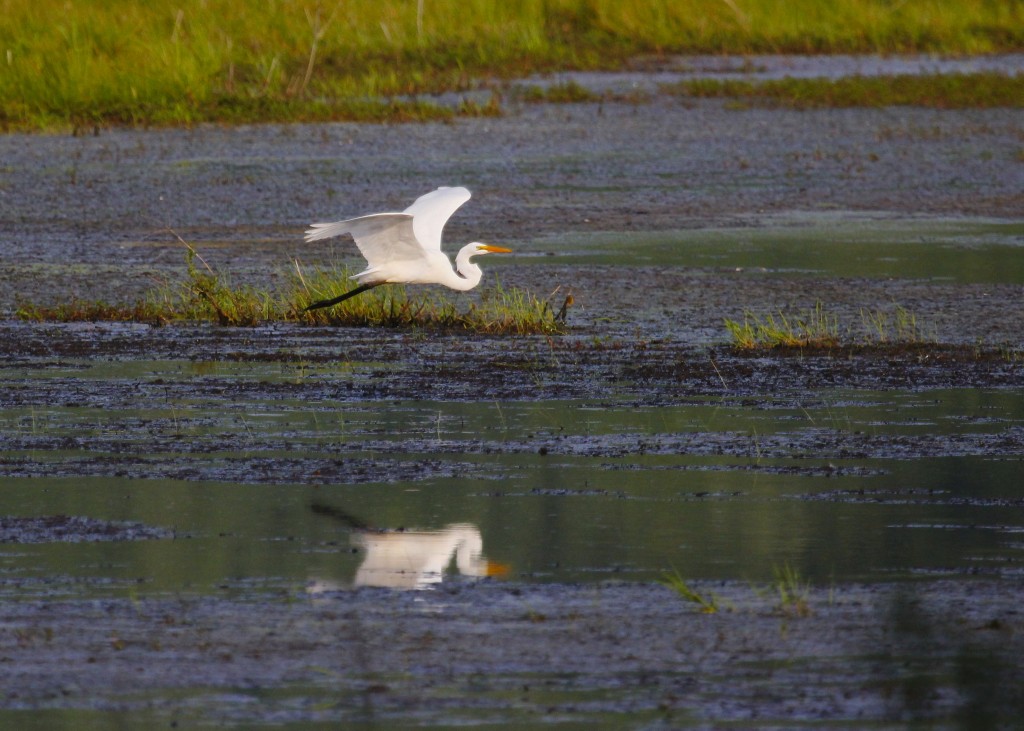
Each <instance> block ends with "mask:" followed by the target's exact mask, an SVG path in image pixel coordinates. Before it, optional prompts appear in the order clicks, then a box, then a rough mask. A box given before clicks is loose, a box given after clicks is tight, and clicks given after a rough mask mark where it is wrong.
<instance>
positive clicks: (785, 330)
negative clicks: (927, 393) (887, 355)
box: [725, 302, 935, 350]
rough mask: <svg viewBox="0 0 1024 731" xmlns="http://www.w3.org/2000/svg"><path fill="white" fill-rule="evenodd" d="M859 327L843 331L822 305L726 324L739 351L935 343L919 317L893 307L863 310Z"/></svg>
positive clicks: (746, 314) (746, 316)
mask: <svg viewBox="0 0 1024 731" xmlns="http://www.w3.org/2000/svg"><path fill="white" fill-rule="evenodd" d="M859 325H860V327H859V328H858V327H856V326H855V325H854V324H853V323H849V324H847V326H846V327H845V328H842V329H841V328H840V325H839V317H838V315H836V314H834V313H830V312H828V311H827V310H826V309H825V307H824V305H822V303H821V302H818V303H816V304H815V305H814V307H813V308H812V309H810V310H807V311H806V312H803V313H797V314H786V313H785V312H783V311H781V310H780V311H779V312H778V313H772V312H769V313H767V314H764V315H759V314H757V313H754V312H750V311H746V312H744V313H743V321H742V322H740V321H738V320H730V319H726V320H725V329H726V330H727V331H728V332H729V335H730V336H732V344H733V347H735V348H737V349H739V350H757V349H772V348H799V349H811V350H829V349H832V348H837V347H840V346H844V345H880V344H897V345H920V344H924V343H928V342H931V343H934V342H935V339H934V338H929V337H927V336H926V335H925V332H924V329H923V327H922V326H921V325H919V323H918V320H917V316H916V315H915V314H914V313H912V312H910V311H909V310H907V309H906V308H905V307H903V306H901V305H899V304H894V305H893V306H892V308H891V309H870V310H867V309H861V311H860V322H859Z"/></svg>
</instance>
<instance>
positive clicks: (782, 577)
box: [773, 563, 811, 617]
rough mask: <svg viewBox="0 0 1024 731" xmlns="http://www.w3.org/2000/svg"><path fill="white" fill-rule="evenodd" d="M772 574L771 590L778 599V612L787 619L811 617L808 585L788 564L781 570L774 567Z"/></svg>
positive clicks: (809, 586)
mask: <svg viewBox="0 0 1024 731" xmlns="http://www.w3.org/2000/svg"><path fill="white" fill-rule="evenodd" d="M774 573H775V583H774V584H773V589H774V592H775V594H776V596H777V597H778V599H779V611H780V612H781V613H782V614H784V615H786V616H788V617H809V616H811V605H810V596H811V585H810V583H808V582H807V581H805V580H804V579H803V578H802V577H801V576H800V572H799V571H798V570H796V569H794V568H793V567H792V566H790V565H789V564H788V563H786V564H784V565H783V566H782V568H778V567H775V569H774Z"/></svg>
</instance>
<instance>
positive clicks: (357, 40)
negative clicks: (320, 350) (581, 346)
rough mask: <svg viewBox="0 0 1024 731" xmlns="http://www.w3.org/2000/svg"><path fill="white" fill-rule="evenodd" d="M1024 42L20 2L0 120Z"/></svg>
mask: <svg viewBox="0 0 1024 731" xmlns="http://www.w3.org/2000/svg"><path fill="white" fill-rule="evenodd" d="M453 18H458V22H452V19H453ZM1022 45H1024V8H1022V6H1021V5H1020V4H1019V3H975V2H968V0H928V1H927V2H916V3H897V4H895V5H893V4H891V3H888V2H882V1H881V0H837V1H836V2H832V3H828V4H827V5H822V4H821V3H818V2H814V0H797V1H796V2H780V1H779V0H743V2H724V3H704V2H699V0H686V1H685V2H670V0H644V1H643V2H635V3H621V2H614V1H613V0H545V1H544V2H539V1H535V2H524V3H494V2H480V1H474V2H456V1H455V0H430V1H429V2H425V1H422V0H421V1H420V2H401V3H399V2H373V1H372V0H358V1H354V2H347V3H344V4H342V3H334V4H332V3H329V2H327V3H325V2H311V1H302V2H279V3H257V4H252V3H247V2H243V1H242V0H226V1H225V2H218V3H216V4H208V3H205V2H199V1H198V0H188V1H186V2H178V3H170V2H166V0H160V1H159V2H152V3H95V2H77V3H65V2H63V1H62V0H35V1H34V2H29V1H28V0H11V1H10V2H7V3H5V5H4V12H3V14H2V15H0V53H2V54H3V55H2V56H0V65H2V66H3V67H4V73H3V74H0V127H2V128H4V129H8V130H12V129H36V130H38V129H44V130H47V129H49V130H52V129H67V128H88V127H90V126H100V125H110V124H117V125H138V126H148V125H188V124H194V123H198V122H204V121H224V122H229V123H230V122H258V121H325V120H342V119H343V120H363V121H383V120H395V121H408V120H427V119H450V118H451V117H452V116H454V115H456V114H461V115H470V116H479V115H481V114H496V113H499V112H500V102H499V100H498V98H497V97H496V96H494V97H492V98H491V100H490V101H489V102H480V101H476V100H473V99H465V100H464V101H463V102H462V103H460V104H457V105H456V106H454V107H452V106H445V105H442V104H439V103H437V102H436V100H434V99H432V98H431V96H432V95H436V94H439V93H442V92H455V93H456V94H462V93H465V92H469V91H474V90H479V89H486V88H494V87H495V85H496V84H498V85H500V83H501V82H502V81H503V80H507V79H512V78H522V77H524V76H527V75H530V74H534V73H541V72H548V71H554V70H569V69H612V68H619V67H621V66H622V65H623V64H625V63H626V62H627V61H628V60H629V59H632V58H635V57H637V56H638V55H643V54H655V55H662V54H681V53H715V54H721V53H733V54H750V53H816V54H818V53H907V52H941V53H991V52H998V51H1009V50H1016V49H1019V48H1020V47H1021V46H1022ZM714 91H715V93H721V91H723V90H722V89H716V90H714ZM726 91H736V90H730V89H726ZM705 92H706V93H709V92H710V90H707V89H705ZM745 93H746V92H745Z"/></svg>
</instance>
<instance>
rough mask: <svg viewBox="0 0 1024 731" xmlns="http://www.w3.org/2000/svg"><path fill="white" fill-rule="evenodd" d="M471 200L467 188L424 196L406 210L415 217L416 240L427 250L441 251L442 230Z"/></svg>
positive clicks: (440, 191)
mask: <svg viewBox="0 0 1024 731" xmlns="http://www.w3.org/2000/svg"><path fill="white" fill-rule="evenodd" d="M469 198H470V192H469V191H468V190H466V189H465V188H438V189H437V190H435V191H433V192H430V193H427V194H426V195H422V196H420V197H419V198H417V199H416V202H415V203H413V204H412V205H411V206H409V207H408V208H406V209H405V211H404V213H407V214H409V215H410V216H412V217H413V224H412V225H413V230H414V232H415V233H416V238H417V239H419V240H420V243H421V244H423V246H424V247H425V248H427V249H433V250H435V251H440V250H441V230H442V229H443V228H444V225H445V224H446V223H447V222H448V219H449V218H451V217H452V214H453V213H455V211H456V210H457V209H458V207H459V206H461V205H462V204H463V203H465V202H466V201H468V200H469Z"/></svg>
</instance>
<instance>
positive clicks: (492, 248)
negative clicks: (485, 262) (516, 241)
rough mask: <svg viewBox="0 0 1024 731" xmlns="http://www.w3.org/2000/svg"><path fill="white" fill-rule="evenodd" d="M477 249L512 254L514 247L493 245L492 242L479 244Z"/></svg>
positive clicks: (492, 252)
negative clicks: (507, 247)
mask: <svg viewBox="0 0 1024 731" xmlns="http://www.w3.org/2000/svg"><path fill="white" fill-rule="evenodd" d="M476 248H477V251H486V252H489V253H491V254H511V253H512V249H506V248H505V247H504V246H491V245H490V244H477V247H476Z"/></svg>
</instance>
